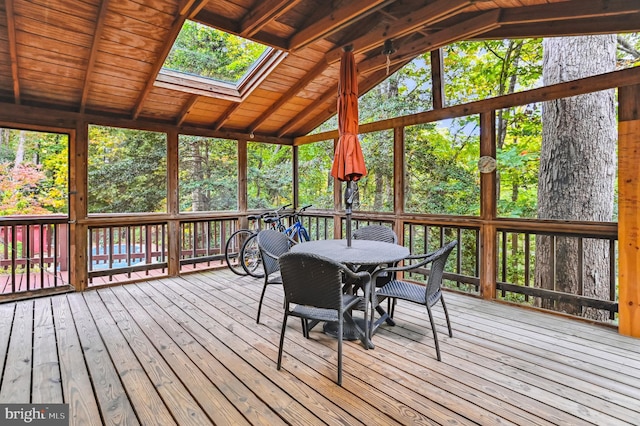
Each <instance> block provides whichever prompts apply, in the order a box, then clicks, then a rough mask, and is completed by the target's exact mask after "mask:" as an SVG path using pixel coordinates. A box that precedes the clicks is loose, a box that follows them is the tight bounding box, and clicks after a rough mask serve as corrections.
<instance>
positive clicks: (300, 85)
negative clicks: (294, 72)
mask: <svg viewBox="0 0 640 426" xmlns="http://www.w3.org/2000/svg"><path fill="white" fill-rule="evenodd" d="M328 66H329V64H327V63H325V62H322V61H320V62H319V63H318V64H317V65H316V66H315V67H314V68H313V69H311V71H309V72H308V73H307V74H306V75H305V76H304V77H303V78H301V79H300V80H298V82H297V83H296V84H295V85H293V86H292V87H291V88H290V89H289V90H287V91H286V92H285V93H284V94H283V95H282V96H281V97H280V99H278V100H277V101H276V102H275V103H274V104H273V105H271V107H269V108H268V109H267V110H266V111H265V112H264V113H263V114H262V115H260V117H258V119H257V120H255V121H254V122H253V123H251V124H250V125H249V131H251V132H255V131H256V130H257V129H258V128H259V127H260V125H261V124H263V123H264V122H265V121H267V120H268V119H269V117H271V115H273V113H274V112H276V111H277V110H278V109H280V108H281V107H282V105H284V104H285V103H287V102H288V101H289V100H290V99H291V98H293V97H294V96H295V95H296V94H297V93H298V92H300V91H301V90H302V89H304V88H305V87H306V86H307V85H308V84H309V83H310V82H312V81H313V80H315V79H316V77H318V76H319V75H320V74H322V72H323V71H324V70H325V69H326V68H327V67H328Z"/></svg>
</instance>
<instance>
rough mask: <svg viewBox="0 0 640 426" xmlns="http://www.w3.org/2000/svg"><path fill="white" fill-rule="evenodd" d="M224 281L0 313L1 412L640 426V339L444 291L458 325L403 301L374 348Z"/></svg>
mask: <svg viewBox="0 0 640 426" xmlns="http://www.w3.org/2000/svg"><path fill="white" fill-rule="evenodd" d="M261 290H262V280H260V279H254V278H251V277H238V276H236V275H233V274H232V273H231V272H229V271H227V270H220V271H214V272H211V271H210V272H204V273H195V274H189V275H185V276H182V277H176V278H168V277H162V278H158V279H155V280H152V281H149V282H144V283H138V284H125V285H120V286H113V287H106V288H99V289H96V290H89V291H87V292H85V293H68V294H59V295H53V296H47V297H41V298H38V299H30V300H23V301H14V302H6V303H3V304H0V319H2V329H0V357H2V361H3V363H2V364H0V365H2V367H1V368H2V370H1V371H2V382H1V384H0V403H7V402H32V403H35V402H44V403H46V402H52V403H53V402H68V403H70V404H71V405H70V415H71V422H70V423H71V424H73V425H90V424H96V425H100V424H127V425H130V424H138V423H139V424H163V425H171V424H180V425H206V424H220V425H223V424H234V425H240V424H252V425H278V424H292V425H313V424H342V425H345V424H347V425H363V424H366V425H374V424H375V425H392V424H402V425H414V424H430V425H437V424H440V425H444V424H446V425H455V424H457V425H471V424H481V425H489V424H491V425H493V424H501V425H510V424H516V425H567V424H571V425H607V426H609V425H640V373H639V372H640V368H639V367H640V340H638V339H634V338H629V337H625V336H621V335H619V334H618V333H617V332H616V331H615V330H613V329H611V328H607V327H602V326H598V325H592V324H588V323H586V322H583V321H576V320H572V319H569V318H565V317H562V316H558V315H549V314H545V313H542V312H538V311H533V310H527V309H522V308H518V307H514V306H510V305H506V304H502V303H497V302H491V301H485V300H481V299H477V298H473V297H469V296H465V295H461V294H456V293H446V294H445V298H446V301H447V306H448V308H449V313H450V317H451V320H452V326H453V333H454V334H453V338H450V337H448V335H447V332H446V323H445V320H444V316H443V315H442V311H441V309H440V308H436V309H435V320H436V327H437V331H438V336H439V339H440V349H441V351H442V362H438V361H437V360H436V357H435V349H434V346H433V336H432V334H431V330H430V326H429V321H428V318H427V315H426V312H425V311H424V309H423V308H420V307H419V306H415V305H411V304H408V303H404V302H399V304H398V306H397V308H396V323H397V325H396V326H395V327H391V326H388V325H383V326H382V327H381V328H380V329H379V332H378V333H377V334H376V335H375V336H374V339H373V340H374V344H375V346H376V347H375V349H373V350H365V349H364V348H363V347H362V345H361V344H360V343H359V342H357V341H356V342H345V344H344V353H343V362H344V366H343V375H344V377H343V386H342V387H338V386H337V385H336V384H335V379H336V374H337V367H336V363H337V353H336V347H337V341H336V340H335V339H333V338H331V337H329V336H327V335H325V334H323V333H322V332H321V329H320V328H318V329H314V330H313V331H312V332H311V338H310V339H304V338H303V336H302V333H301V326H300V322H299V321H297V320H294V319H290V321H289V324H288V327H289V328H288V330H287V334H286V339H285V347H284V349H285V350H284V358H283V366H282V369H281V370H280V371H278V370H276V357H277V350H278V340H279V336H280V327H281V321H282V297H283V296H282V289H281V287H278V286H270V287H269V288H268V290H267V293H266V296H265V301H264V304H263V311H262V317H261V323H260V324H256V322H255V314H256V311H257V306H258V300H259V297H260V291H261Z"/></svg>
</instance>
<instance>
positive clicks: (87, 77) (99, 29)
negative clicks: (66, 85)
mask: <svg viewBox="0 0 640 426" xmlns="http://www.w3.org/2000/svg"><path fill="white" fill-rule="evenodd" d="M108 7H109V0H102V1H101V2H100V9H99V10H98V20H97V22H96V29H95V32H94V33H93V41H92V42H91V52H90V53H89V61H88V63H87V69H86V71H85V74H84V84H83V85H82V97H81V98H80V112H84V109H85V107H86V105H87V97H88V96H89V82H90V81H91V75H92V74H93V68H94V66H95V64H96V57H97V56H98V44H99V43H100V39H101V38H102V33H103V31H104V22H105V20H106V16H107V9H108Z"/></svg>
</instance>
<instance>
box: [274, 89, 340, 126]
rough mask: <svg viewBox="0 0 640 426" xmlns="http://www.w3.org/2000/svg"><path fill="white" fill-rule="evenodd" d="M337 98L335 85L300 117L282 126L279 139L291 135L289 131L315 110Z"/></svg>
mask: <svg viewBox="0 0 640 426" xmlns="http://www.w3.org/2000/svg"><path fill="white" fill-rule="evenodd" d="M337 97H338V85H337V84H335V85H333V87H332V88H330V89H329V90H327V91H326V92H325V93H324V94H323V95H322V96H320V97H319V98H317V99H316V100H314V101H313V102H311V104H310V105H309V106H308V107H306V108H305V109H303V110H302V111H300V113H298V115H296V116H295V117H293V118H292V119H291V120H289V121H288V122H287V124H285V125H284V126H282V128H281V129H280V130H279V131H278V137H279V138H281V137H283V136H284V135H286V134H287V133H289V131H290V130H291V129H292V128H294V127H295V125H296V124H298V123H299V122H300V121H302V120H304V119H305V118H306V117H307V116H308V115H310V114H311V113H312V112H313V111H314V110H315V109H317V108H318V105H322V104H324V103H325V102H329V101H330V100H331V99H332V98H334V99H337Z"/></svg>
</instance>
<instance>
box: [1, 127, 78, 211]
mask: <svg viewBox="0 0 640 426" xmlns="http://www.w3.org/2000/svg"><path fill="white" fill-rule="evenodd" d="M0 137H1V138H0V215H2V216H6V215H45V214H51V213H66V212H67V194H68V190H67V188H68V161H67V157H68V148H67V146H68V137H67V135H61V134H54V133H42V132H30V131H23V130H10V129H0ZM19 152H20V153H22V154H20V155H21V158H17V156H18V155H19V154H18V153H19Z"/></svg>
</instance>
